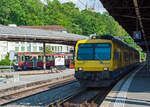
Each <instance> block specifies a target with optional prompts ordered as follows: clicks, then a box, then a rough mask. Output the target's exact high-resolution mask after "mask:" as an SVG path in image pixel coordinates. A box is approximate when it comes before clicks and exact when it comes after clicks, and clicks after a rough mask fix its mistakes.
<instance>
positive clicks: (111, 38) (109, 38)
mask: <svg viewBox="0 0 150 107" xmlns="http://www.w3.org/2000/svg"><path fill="white" fill-rule="evenodd" d="M98 39H105V40H112V41H113V42H116V43H118V44H120V45H122V46H124V47H127V48H130V49H132V50H135V51H137V50H136V49H135V48H133V47H131V46H129V45H127V44H125V43H124V42H122V41H121V40H119V39H116V38H114V37H113V36H110V35H106V36H105V35H104V36H100V37H99V38H98Z"/></svg>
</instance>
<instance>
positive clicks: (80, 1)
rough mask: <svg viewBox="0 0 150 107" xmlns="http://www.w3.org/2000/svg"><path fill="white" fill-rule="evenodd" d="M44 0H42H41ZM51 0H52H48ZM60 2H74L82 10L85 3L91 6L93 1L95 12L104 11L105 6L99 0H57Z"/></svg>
mask: <svg viewBox="0 0 150 107" xmlns="http://www.w3.org/2000/svg"><path fill="white" fill-rule="evenodd" d="M41 1H44V0H41ZM50 1H52V0H50ZM59 1H60V2H61V3H65V2H73V3H74V4H76V7H78V8H79V9H80V10H83V9H85V8H86V5H88V7H90V6H93V5H94V1H95V8H96V9H95V11H96V12H100V13H103V12H105V11H106V10H105V8H104V7H103V5H102V3H101V2H100V0H59Z"/></svg>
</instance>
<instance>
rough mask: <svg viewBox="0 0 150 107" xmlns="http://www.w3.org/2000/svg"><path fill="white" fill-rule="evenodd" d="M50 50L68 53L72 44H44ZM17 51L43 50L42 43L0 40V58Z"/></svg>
mask: <svg viewBox="0 0 150 107" xmlns="http://www.w3.org/2000/svg"><path fill="white" fill-rule="evenodd" d="M46 47H49V48H48V49H50V51H51V52H54V53H68V52H70V50H72V49H73V47H72V46H67V45H60V44H46ZM11 50H13V51H15V52H16V53H17V52H43V44H42V43H30V42H7V41H0V60H2V59H4V58H5V56H6V55H7V54H8V53H9V52H10V51H11Z"/></svg>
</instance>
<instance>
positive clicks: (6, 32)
mask: <svg viewBox="0 0 150 107" xmlns="http://www.w3.org/2000/svg"><path fill="white" fill-rule="evenodd" d="M83 39H88V37H87V36H83V35H77V34H71V33H63V32H56V31H48V30H40V29H31V28H21V27H9V26H0V41H12V42H16V41H22V42H39V43H53V44H64V45H75V44H76V42H77V41H78V40H83Z"/></svg>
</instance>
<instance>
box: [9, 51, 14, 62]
mask: <svg viewBox="0 0 150 107" xmlns="http://www.w3.org/2000/svg"><path fill="white" fill-rule="evenodd" d="M14 59H15V51H13V50H11V51H10V52H9V60H11V61H13V60H14Z"/></svg>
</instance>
